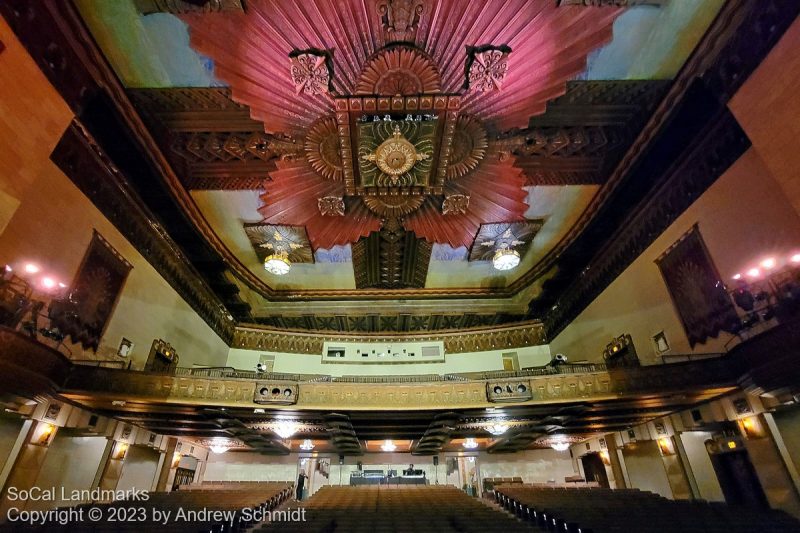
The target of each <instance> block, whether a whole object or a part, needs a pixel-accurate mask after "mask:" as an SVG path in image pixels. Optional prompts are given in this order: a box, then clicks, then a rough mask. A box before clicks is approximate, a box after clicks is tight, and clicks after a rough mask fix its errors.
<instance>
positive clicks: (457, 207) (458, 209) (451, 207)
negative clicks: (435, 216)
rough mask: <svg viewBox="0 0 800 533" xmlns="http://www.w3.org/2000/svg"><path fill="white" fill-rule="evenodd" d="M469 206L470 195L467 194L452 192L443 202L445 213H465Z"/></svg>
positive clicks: (443, 211) (443, 212)
mask: <svg viewBox="0 0 800 533" xmlns="http://www.w3.org/2000/svg"><path fill="white" fill-rule="evenodd" d="M468 207H469V196H468V195H466V194H450V195H448V196H445V197H444V201H443V202H442V214H443V215H463V214H466V212H467V208H468Z"/></svg>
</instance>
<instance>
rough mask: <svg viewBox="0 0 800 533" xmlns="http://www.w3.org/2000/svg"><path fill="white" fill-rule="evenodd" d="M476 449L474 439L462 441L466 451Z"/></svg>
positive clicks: (476, 445)
mask: <svg viewBox="0 0 800 533" xmlns="http://www.w3.org/2000/svg"><path fill="white" fill-rule="evenodd" d="M477 447H478V443H477V442H475V439H473V438H472V437H470V438H468V439H467V440H465V441H464V449H466V450H474V449H475V448H477Z"/></svg>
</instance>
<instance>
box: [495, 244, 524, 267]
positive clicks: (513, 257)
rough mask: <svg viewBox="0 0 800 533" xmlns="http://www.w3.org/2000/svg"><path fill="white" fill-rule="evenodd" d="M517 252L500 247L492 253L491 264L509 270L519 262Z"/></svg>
mask: <svg viewBox="0 0 800 533" xmlns="http://www.w3.org/2000/svg"><path fill="white" fill-rule="evenodd" d="M519 261H520V258H519V252H518V251H516V250H512V249H511V248H500V249H499V250H497V251H496V252H495V253H494V257H493V258H492V265H494V268H495V269H497V270H511V269H512V268H514V267H516V266H517V265H518V264H519Z"/></svg>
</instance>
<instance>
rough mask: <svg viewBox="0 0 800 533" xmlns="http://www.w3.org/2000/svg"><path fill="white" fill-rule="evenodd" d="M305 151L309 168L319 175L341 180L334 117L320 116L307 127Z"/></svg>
mask: <svg viewBox="0 0 800 533" xmlns="http://www.w3.org/2000/svg"><path fill="white" fill-rule="evenodd" d="M305 151H306V158H307V159H308V162H309V164H310V165H311V168H313V169H314V170H315V171H316V172H317V173H318V174H319V175H320V176H322V177H323V178H326V179H329V180H335V181H341V179H342V154H341V152H340V151H339V133H338V131H337V129H336V120H335V119H334V118H332V117H328V118H322V119H320V120H318V121H317V122H315V123H314V124H313V125H312V126H311V128H309V130H308V134H307V135H306V140H305Z"/></svg>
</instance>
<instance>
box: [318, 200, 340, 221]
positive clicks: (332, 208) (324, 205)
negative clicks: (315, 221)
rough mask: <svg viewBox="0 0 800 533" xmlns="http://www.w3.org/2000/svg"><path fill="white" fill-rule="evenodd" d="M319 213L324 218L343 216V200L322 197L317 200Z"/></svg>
mask: <svg viewBox="0 0 800 533" xmlns="http://www.w3.org/2000/svg"><path fill="white" fill-rule="evenodd" d="M317 205H318V206H319V212H320V213H321V214H322V215H323V216H326V217H343V216H344V198H342V197H341V196H323V197H322V198H320V199H319V200H317Z"/></svg>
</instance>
